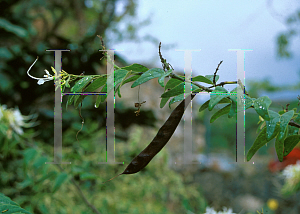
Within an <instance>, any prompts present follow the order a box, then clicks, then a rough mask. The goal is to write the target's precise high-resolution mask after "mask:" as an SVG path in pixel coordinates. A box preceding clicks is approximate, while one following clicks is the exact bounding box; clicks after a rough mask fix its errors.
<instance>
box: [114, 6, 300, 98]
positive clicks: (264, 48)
mask: <svg viewBox="0 0 300 214" xmlns="http://www.w3.org/2000/svg"><path fill="white" fill-rule="evenodd" d="M268 2H272V4H271V5H268ZM138 5H139V6H138V9H137V11H138V15H137V17H138V20H137V22H138V21H142V20H145V19H146V18H147V17H149V16H151V24H150V25H148V26H146V27H144V28H142V29H140V30H139V31H138V32H139V35H140V36H144V35H146V34H150V35H152V36H154V37H156V38H157V39H159V40H160V41H161V42H162V54H163V56H164V58H166V59H167V60H168V62H169V63H170V64H171V65H172V66H173V67H174V69H175V71H176V70H177V71H180V70H181V71H183V70H184V53H183V52H182V51H175V49H181V50H182V49H193V50H195V49H201V51H199V52H193V55H192V56H193V61H192V71H193V76H196V75H208V74H213V72H214V71H215V68H216V66H217V65H218V63H219V62H220V61H221V60H223V63H222V65H221V67H220V70H219V72H218V74H219V75H220V79H219V81H233V80H236V73H237V69H236V60H237V56H236V52H235V51H228V49H252V50H253V51H247V52H246V54H245V77H246V88H247V80H250V79H254V80H260V79H263V78H266V77H267V78H269V79H270V81H271V82H272V83H274V84H276V85H284V84H296V83H297V82H299V81H300V76H299V73H298V72H299V70H300V62H299V61H300V60H299V59H300V49H299V48H300V39H299V36H298V38H294V39H293V40H292V45H291V48H290V50H291V51H292V53H293V58H292V59H278V58H277V57H276V54H277V52H276V47H277V46H276V45H277V44H276V38H277V36H278V34H279V33H281V32H283V31H285V30H287V26H286V25H284V23H285V20H286V17H287V16H288V15H290V14H291V13H292V12H294V11H296V9H297V8H300V1H298V0H286V1H281V0H273V1H269V0H264V1H262V0H252V1H246V0H241V1H236V0H235V1H233V0H227V1H221V0H215V1H203V0H185V1H179V0H177V1H175V0H164V1H161V0H151V1H144V0H139V1H138ZM119 7H120V8H122V3H120V4H119ZM169 44H176V46H174V47H172V48H171V49H169V50H166V49H164V46H167V45H169ZM157 46H158V45H157ZM111 48H114V49H117V50H120V49H123V50H124V51H122V52H118V53H119V54H120V55H121V56H123V57H124V58H125V59H126V60H128V62H130V63H141V64H145V63H147V64H149V62H151V63H153V64H154V65H156V67H161V63H160V60H159V57H158V47H154V46H153V44H151V43H149V42H141V43H133V42H130V43H120V44H116V45H114V46H113V47H111ZM234 87H235V86H234ZM225 88H226V89H232V88H233V86H225ZM286 93H288V94H286ZM297 93H298V94H299V92H295V94H297ZM289 94H290V95H291V94H294V93H289V92H283V93H279V94H277V96H275V97H274V96H270V98H271V99H272V98H273V99H274V98H276V97H278V96H280V97H282V96H287V95H289ZM293 96H295V95H293Z"/></svg>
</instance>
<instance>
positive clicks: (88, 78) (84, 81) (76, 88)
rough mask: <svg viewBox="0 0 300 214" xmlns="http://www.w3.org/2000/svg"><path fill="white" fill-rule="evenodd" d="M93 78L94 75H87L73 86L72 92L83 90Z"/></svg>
mask: <svg viewBox="0 0 300 214" xmlns="http://www.w3.org/2000/svg"><path fill="white" fill-rule="evenodd" d="M92 79H93V76H86V77H83V78H81V79H80V80H78V81H77V82H76V83H75V85H74V86H73V87H72V88H71V92H75V93H78V92H81V91H82V89H83V88H84V87H85V86H86V85H87V84H88V83H89V82H90V81H91V80H92Z"/></svg>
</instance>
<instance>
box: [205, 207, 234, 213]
mask: <svg viewBox="0 0 300 214" xmlns="http://www.w3.org/2000/svg"><path fill="white" fill-rule="evenodd" d="M205 214H235V213H233V212H232V209H231V208H229V209H227V207H223V211H219V212H217V211H215V210H214V208H211V207H206V210H205Z"/></svg>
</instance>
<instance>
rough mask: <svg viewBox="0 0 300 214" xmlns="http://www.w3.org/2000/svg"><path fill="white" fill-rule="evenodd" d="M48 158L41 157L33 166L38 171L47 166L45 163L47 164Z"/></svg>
mask: <svg viewBox="0 0 300 214" xmlns="http://www.w3.org/2000/svg"><path fill="white" fill-rule="evenodd" d="M47 160H48V158H47V157H45V156H41V157H39V158H38V159H37V160H36V161H35V162H34V164H33V167H34V168H35V169H38V168H39V167H40V166H45V162H47Z"/></svg>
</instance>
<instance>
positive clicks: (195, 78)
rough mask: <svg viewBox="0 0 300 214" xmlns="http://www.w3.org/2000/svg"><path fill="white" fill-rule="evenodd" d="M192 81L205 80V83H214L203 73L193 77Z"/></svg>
mask: <svg viewBox="0 0 300 214" xmlns="http://www.w3.org/2000/svg"><path fill="white" fill-rule="evenodd" d="M216 79H217V78H216ZM192 81H193V82H204V83H207V84H213V82H212V81H211V80H210V79H208V78H206V77H204V76H202V75H199V76H196V77H192Z"/></svg>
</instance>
